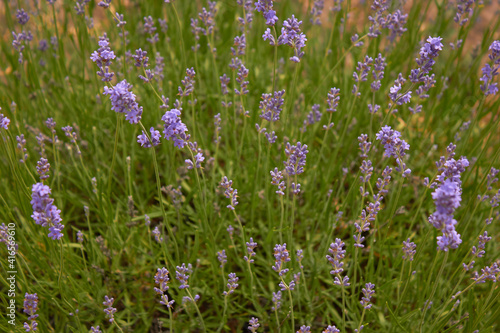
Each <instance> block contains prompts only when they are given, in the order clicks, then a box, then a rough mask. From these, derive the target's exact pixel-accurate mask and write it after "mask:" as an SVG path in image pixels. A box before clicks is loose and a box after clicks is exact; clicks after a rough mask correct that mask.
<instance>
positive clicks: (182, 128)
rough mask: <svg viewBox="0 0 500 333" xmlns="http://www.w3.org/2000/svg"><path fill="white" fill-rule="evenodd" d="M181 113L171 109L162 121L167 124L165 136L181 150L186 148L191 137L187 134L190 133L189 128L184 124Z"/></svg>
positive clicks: (164, 131)
mask: <svg viewBox="0 0 500 333" xmlns="http://www.w3.org/2000/svg"><path fill="white" fill-rule="evenodd" d="M180 115H181V111H180V110H178V109H171V110H170V111H167V112H165V114H164V115H163V117H161V120H162V121H163V122H164V123H165V128H164V130H163V135H164V137H165V139H167V140H173V141H174V146H175V147H178V148H180V149H182V148H184V146H185V145H186V143H187V141H189V138H190V135H189V134H186V132H187V131H188V129H187V126H186V125H185V124H184V123H183V122H182V120H181V118H180Z"/></svg>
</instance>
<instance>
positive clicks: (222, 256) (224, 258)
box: [217, 250, 227, 268]
mask: <svg viewBox="0 0 500 333" xmlns="http://www.w3.org/2000/svg"><path fill="white" fill-rule="evenodd" d="M217 260H219V262H220V266H219V267H220V268H222V267H224V265H225V264H226V263H227V255H226V250H222V251H219V252H217Z"/></svg>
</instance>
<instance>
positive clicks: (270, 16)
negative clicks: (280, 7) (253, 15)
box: [255, 0, 278, 26]
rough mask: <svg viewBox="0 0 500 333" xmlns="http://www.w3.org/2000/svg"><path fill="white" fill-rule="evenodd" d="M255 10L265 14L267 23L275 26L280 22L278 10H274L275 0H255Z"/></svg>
mask: <svg viewBox="0 0 500 333" xmlns="http://www.w3.org/2000/svg"><path fill="white" fill-rule="evenodd" d="M255 10H256V11H258V12H260V13H262V15H264V18H265V19H266V25H269V26H273V25H275V24H276V22H278V17H277V16H276V12H275V11H274V10H273V0H258V1H257V2H255Z"/></svg>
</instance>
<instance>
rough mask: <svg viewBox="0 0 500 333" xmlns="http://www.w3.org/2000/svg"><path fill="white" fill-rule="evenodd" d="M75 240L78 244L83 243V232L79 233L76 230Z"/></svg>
mask: <svg viewBox="0 0 500 333" xmlns="http://www.w3.org/2000/svg"><path fill="white" fill-rule="evenodd" d="M76 240H77V241H78V243H83V232H81V231H80V230H78V232H77V233H76Z"/></svg>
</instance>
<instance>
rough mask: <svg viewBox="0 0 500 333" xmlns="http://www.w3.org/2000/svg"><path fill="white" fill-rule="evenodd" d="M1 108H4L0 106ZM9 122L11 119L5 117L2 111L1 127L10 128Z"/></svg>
mask: <svg viewBox="0 0 500 333" xmlns="http://www.w3.org/2000/svg"><path fill="white" fill-rule="evenodd" d="M0 110H2V108H0ZM9 124H10V119H9V118H7V117H5V116H4V115H3V114H2V113H0V128H3V129H4V130H8V129H9ZM23 137H24V136H23Z"/></svg>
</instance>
